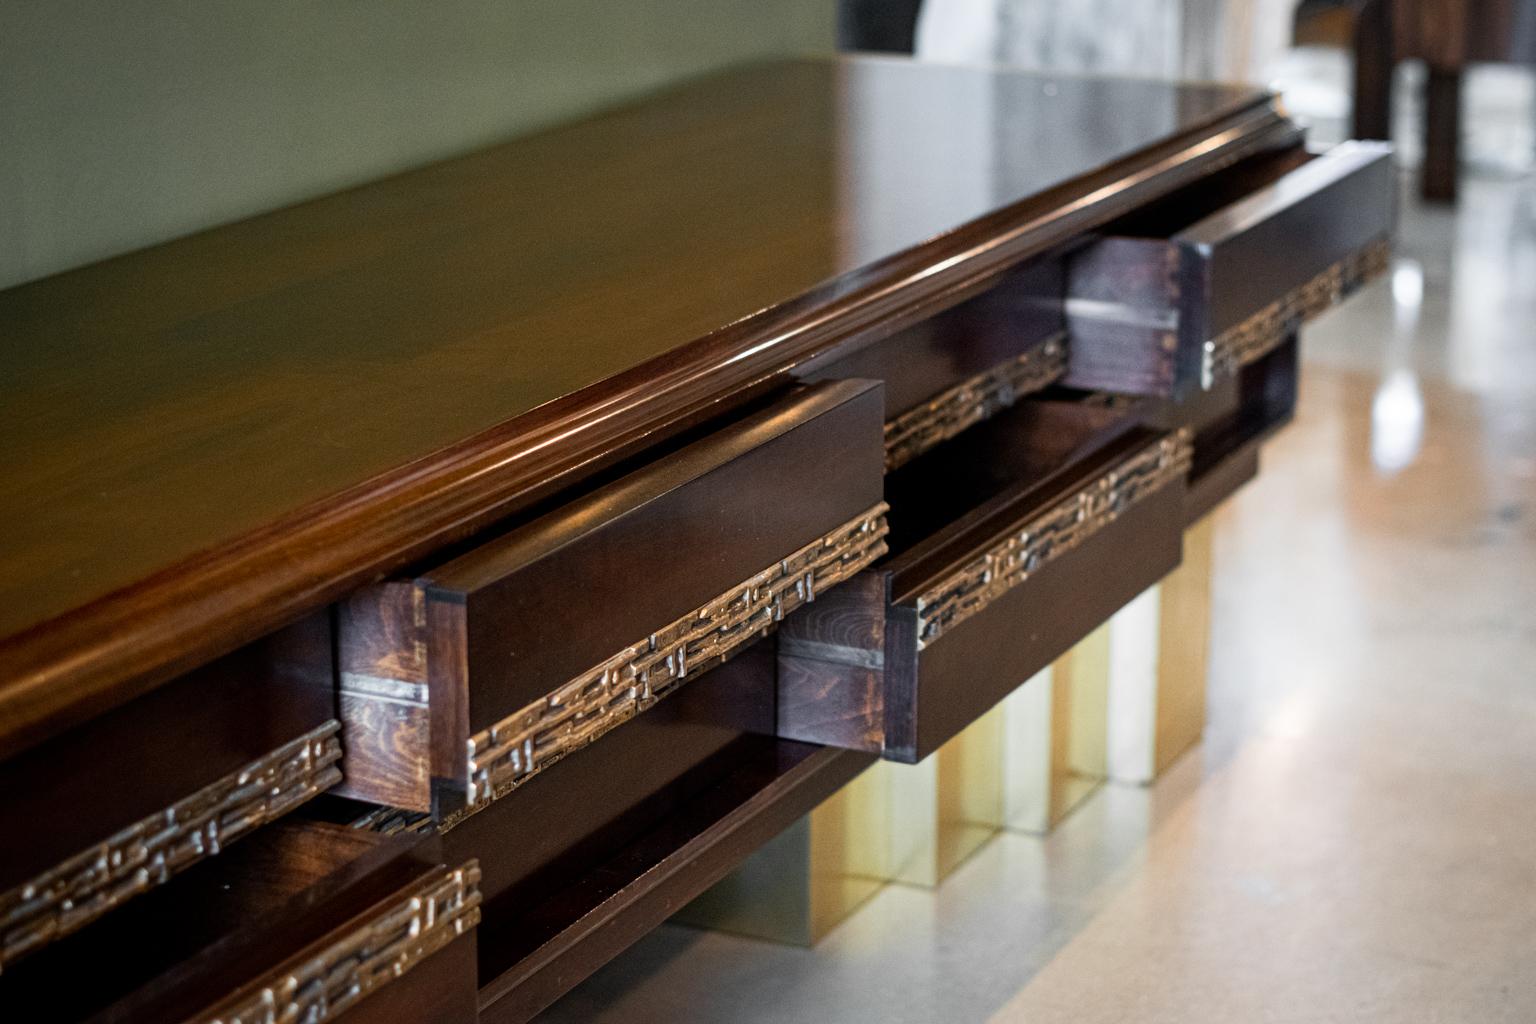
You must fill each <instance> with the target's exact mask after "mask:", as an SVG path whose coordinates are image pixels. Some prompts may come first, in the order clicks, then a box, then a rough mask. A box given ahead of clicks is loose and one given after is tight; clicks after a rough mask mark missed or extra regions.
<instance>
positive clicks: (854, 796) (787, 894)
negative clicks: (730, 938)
mask: <svg viewBox="0 0 1536 1024" xmlns="http://www.w3.org/2000/svg"><path fill="white" fill-rule="evenodd" d="M890 767H891V766H890V765H888V764H885V763H883V762H882V763H879V764H876V765H873V766H872V767H870V768H869V769H868V770H866V771H865V772H864V773H863V774H861V775H860V776H859V777H858V778H856V779H854V780H853V781H852V782H850V783H849V784H848V785H846V786H844V787H843V788H842V789H840V790H839V791H838V792H836V793H834V794H832V796H830V797H828V798H827V799H826V800H825V801H823V802H822V803H821V805H820V806H818V807H817V808H816V809H815V810H813V811H812V812H811V813H809V814H807V815H806V816H805V817H803V818H801V819H800V820H799V821H797V822H795V823H794V824H793V825H791V826H790V827H789V828H788V829H786V830H785V831H784V832H782V833H780V834H779V835H778V836H777V837H775V838H774V839H773V840H771V841H770V842H768V843H767V844H766V845H764V846H763V847H761V848H760V849H758V850H757V851H756V852H755V853H754V854H753V855H752V856H751V857H748V858H747V860H746V861H745V862H743V863H742V865H741V866H740V867H738V868H737V869H736V870H735V871H733V872H731V873H730V874H729V875H727V876H726V877H725V878H723V879H721V880H720V881H719V882H717V883H716V884H715V885H714V886H713V887H712V888H710V889H709V890H708V891H707V892H705V893H703V894H702V895H701V896H699V897H698V898H697V899H695V900H694V901H693V902H692V903H690V904H688V906H686V907H684V908H683V909H682V910H680V911H679V912H678V913H677V914H676V915H674V917H673V920H674V921H676V922H678V923H679V924H688V925H694V926H696V927H700V928H714V929H716V930H719V931H724V932H731V933H733V934H736V935H746V936H749V937H751V938H756V939H768V940H770V941H773V942H782V943H786V944H788V945H795V946H809V945H811V944H813V943H815V942H816V941H817V940H818V939H820V938H821V937H822V936H823V935H825V934H826V933H827V932H829V931H831V930H832V928H833V927H835V926H836V925H837V924H838V923H839V922H841V921H843V920H844V919H846V918H847V917H848V915H849V914H851V913H853V912H854V910H856V909H857V908H858V907H859V905H860V904H862V903H863V902H864V901H865V900H867V899H869V898H870V897H871V896H873V895H874V894H875V893H876V892H878V891H879V890H880V888H881V887H882V886H884V885H885V884H886V882H887V880H889V879H890V877H891V861H892V850H891V846H890V843H889V840H888V837H889V835H890V829H891V819H892V813H893V802H892V800H891V798H890V790H889V787H890V780H889V778H888V776H887V774H886V772H887V769H889V768H890Z"/></svg>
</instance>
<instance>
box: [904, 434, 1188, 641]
mask: <svg viewBox="0 0 1536 1024" xmlns="http://www.w3.org/2000/svg"><path fill="white" fill-rule="evenodd" d="M1192 454H1193V445H1192V444H1191V443H1190V434H1189V431H1188V430H1180V431H1179V432H1178V433H1176V434H1173V435H1172V436H1169V437H1164V438H1161V439H1159V440H1157V441H1154V442H1153V443H1151V444H1149V445H1147V446H1146V447H1145V448H1142V449H1140V450H1138V451H1136V452H1133V453H1132V454H1130V455H1128V456H1126V457H1125V458H1123V459H1121V460H1120V461H1119V462H1117V463H1115V464H1114V465H1113V466H1111V467H1110V468H1109V469H1108V470H1106V471H1105V472H1104V473H1102V474H1100V475H1099V477H1098V478H1096V479H1095V480H1094V481H1093V482H1092V483H1090V484H1088V486H1086V487H1084V488H1083V489H1082V490H1080V491H1078V492H1076V493H1075V494H1073V495H1071V496H1069V497H1067V498H1064V499H1062V500H1061V501H1058V502H1057V503H1056V504H1054V505H1052V506H1051V507H1050V508H1048V509H1045V510H1044V511H1042V512H1039V513H1037V514H1035V515H1032V516H1030V517H1029V518H1027V519H1025V520H1023V521H1022V522H1019V523H1016V524H1015V525H1014V526H1012V527H1010V528H1009V530H1008V531H1007V533H1005V534H1004V535H1003V536H1002V537H1001V538H999V539H998V540H997V541H996V542H995V543H993V544H992V545H990V546H989V547H988V548H987V550H985V551H983V552H982V553H981V554H979V555H977V556H976V557H975V558H972V559H971V560H970V561H968V562H966V563H965V564H964V565H962V566H960V567H959V568H958V569H956V570H955V571H954V572H952V573H950V574H949V575H948V576H947V577H945V578H944V579H942V580H940V581H939V582H938V583H936V584H934V585H933V586H932V587H929V588H928V589H927V590H926V591H924V592H923V593H922V594H921V595H919V596H918V598H917V647H918V650H922V649H923V648H925V647H927V646H928V645H929V644H931V643H933V642H934V641H935V640H938V639H939V638H940V637H941V636H943V634H944V633H945V631H946V630H949V629H952V628H954V627H955V626H957V625H959V624H960V623H962V622H964V621H965V620H966V619H968V618H970V617H971V616H972V615H975V614H976V613H978V612H980V611H982V610H983V609H985V608H986V607H987V606H988V605H990V604H991V603H992V602H993V601H995V600H997V599H998V598H999V597H1001V596H1002V595H1003V594H1004V593H1006V592H1007V591H1009V590H1012V589H1013V588H1014V587H1016V586H1018V585H1019V584H1020V583H1023V582H1024V581H1025V580H1027V579H1028V578H1029V577H1030V576H1031V575H1033V574H1034V573H1035V572H1036V571H1037V570H1039V569H1040V568H1041V567H1043V566H1045V565H1046V564H1047V563H1049V562H1051V561H1052V560H1053V559H1056V558H1059V557H1061V556H1062V555H1064V554H1066V553H1067V552H1068V551H1071V550H1072V549H1073V548H1075V547H1077V546H1078V545H1079V544H1082V543H1083V542H1084V541H1086V540H1087V539H1088V538H1089V537H1091V536H1093V535H1094V534H1095V533H1097V532H1098V531H1099V530H1101V529H1103V528H1104V527H1105V526H1108V525H1109V524H1110V523H1112V522H1114V521H1115V520H1116V519H1117V518H1119V517H1120V515H1122V514H1123V513H1124V512H1125V511H1126V510H1128V509H1130V508H1131V507H1132V506H1133V505H1135V504H1137V503H1138V502H1139V501H1141V500H1142V499H1143V498H1146V497H1147V496H1149V495H1151V494H1154V493H1156V492H1157V491H1159V490H1162V488H1164V487H1165V486H1167V485H1168V484H1170V483H1172V482H1173V481H1174V480H1177V479H1179V478H1180V477H1183V476H1184V475H1185V474H1186V473H1188V472H1189V466H1190V459H1191V457H1192Z"/></svg>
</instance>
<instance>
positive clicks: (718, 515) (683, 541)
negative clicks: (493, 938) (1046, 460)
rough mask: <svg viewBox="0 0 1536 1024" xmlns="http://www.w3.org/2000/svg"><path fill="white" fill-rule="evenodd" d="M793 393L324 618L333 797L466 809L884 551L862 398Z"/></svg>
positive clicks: (854, 387) (878, 409) (856, 390)
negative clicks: (334, 722) (334, 709)
mask: <svg viewBox="0 0 1536 1024" xmlns="http://www.w3.org/2000/svg"><path fill="white" fill-rule="evenodd" d="M881 397H882V396H881V389H880V386H879V385H878V384H873V383H870V382H867V381H840V382H835V383H824V384H816V385H811V386H799V387H796V388H794V389H792V390H791V391H790V392H789V393H788V394H787V395H786V396H785V397H783V398H780V399H778V400H776V401H773V402H771V403H770V404H768V405H767V406H765V407H763V408H761V409H758V410H757V411H755V412H751V413H748V414H747V415H745V416H743V417H741V418H739V419H737V420H736V421H734V422H732V423H730V424H729V425H727V426H724V427H721V428H719V429H717V430H714V431H712V432H709V433H707V434H706V435H705V436H703V437H702V438H701V439H698V440H695V441H693V442H692V443H690V444H686V445H684V446H682V447H680V448H678V449H677V450H674V451H672V452H670V453H669V454H666V455H664V456H661V457H659V458H656V459H654V460H652V461H651V462H649V463H647V464H645V465H643V466H642V467H640V468H638V469H635V470H633V471H631V472H628V473H627V474H625V475H623V476H621V477H619V478H618V479H616V480H613V481H612V482H610V483H608V484H606V485H604V486H602V487H600V488H598V489H596V490H595V491H592V492H590V493H588V494H586V495H584V496H582V497H579V498H577V499H574V500H572V501H570V502H568V503H566V504H564V505H562V506H561V507H559V508H557V509H555V510H554V511H551V512H549V513H548V514H546V515H543V516H541V517H539V518H537V519H535V520H533V521H531V522H528V523H525V524H523V525H521V526H519V527H517V528H514V529H512V530H510V531H508V532H506V533H503V534H502V535H500V536H498V537H496V538H494V539H491V540H489V541H487V542H485V543H483V544H481V545H480V546H478V547H475V548H473V549H472V550H470V551H468V552H467V553H464V554H462V555H460V556H459V557H456V558H453V559H452V560H450V561H447V562H446V563H444V564H442V565H440V566H437V567H435V568H432V569H429V570H428V571H426V572H425V573H423V574H422V575H421V576H420V577H418V578H416V579H413V580H405V581H400V582H393V583H385V584H382V585H380V586H376V587H372V588H369V589H367V590H364V591H362V592H361V593H359V594H358V595H357V596H355V597H354V598H353V599H351V600H350V601H349V602H348V603H347V604H345V605H344V606H343V607H342V608H341V611H340V615H339V617H338V641H339V651H340V656H339V658H340V669H341V677H340V686H341V694H340V713H341V718H342V721H343V724H344V730H345V731H344V745H345V746H346V748H347V757H346V763H345V766H344V767H345V774H346V780H347V781H346V785H345V787H344V788H343V789H342V790H341V792H343V793H344V794H345V795H348V796H353V797H356V798H358V799H362V800H368V801H372V802H375V803H382V804H388V805H391V806H394V807H399V808H404V809H409V810H417V811H429V810H430V811H431V812H432V813H433V814H435V815H436V816H437V817H438V818H439V819H441V820H446V819H448V818H449V817H451V816H455V815H460V814H463V813H467V812H469V811H473V810H476V809H479V808H480V807H483V806H485V805H486V804H487V803H488V802H490V801H491V800H493V799H495V798H497V797H499V796H502V795H504V794H506V793H508V792H510V790H511V789H513V788H514V787H516V786H518V785H520V784H521V783H523V782H524V781H526V780H527V779H529V778H531V777H533V776H534V775H535V774H537V773H538V772H540V771H542V770H544V769H545V768H547V767H549V766H550V765H551V764H553V763H554V762H555V761H557V760H559V759H560V758H561V757H563V756H565V755H566V754H569V753H571V752H572V751H575V750H577V749H579V748H581V747H583V746H585V745H586V744H588V743H591V742H592V741H594V740H596V739H598V738H599V737H601V736H602V735H604V734H605V733H607V732H608V731H609V730H611V729H612V728H614V727H615V726H618V725H620V724H621V723H623V722H625V721H627V720H629V719H631V718H633V717H634V716H635V715H636V714H638V713H640V712H642V711H645V710H646V709H648V708H650V707H651V706H653V705H654V704H655V703H656V702H657V701H659V700H661V699H662V698H663V697H665V696H667V695H668V694H669V693H671V692H672V691H673V690H675V689H676V688H677V687H678V686H679V685H681V684H682V683H683V682H684V681H686V680H687V679H690V678H693V677H695V676H697V675H698V674H699V673H700V672H702V671H704V670H706V669H708V668H709V667H711V666H712V665H715V664H718V663H719V662H721V661H723V660H724V659H726V658H728V657H730V656H732V655H733V654H735V653H736V652H738V651H739V650H741V649H742V648H744V647H745V646H747V645H748V644H749V643H750V642H751V641H752V640H754V639H756V638H757V637H759V636H761V635H762V634H763V633H764V632H765V631H766V630H768V629H770V628H771V627H772V626H774V625H775V624H776V623H777V622H778V621H779V619H780V618H781V617H782V616H784V615H785V614H787V613H789V612H790V611H793V610H794V609H795V608H797V607H799V606H800V605H802V604H804V603H806V602H808V601H811V600H812V599H813V598H815V597H817V596H818V595H819V593H820V592H821V591H823V590H825V589H826V588H827V587H831V586H833V585H835V584H837V583H839V582H841V581H842V580H844V579H846V578H848V577H849V576H852V575H853V574H854V573H856V572H857V571H858V570H860V569H862V568H864V567H865V566H867V565H868V564H869V563H870V562H872V561H873V560H874V559H875V558H877V557H879V556H880V555H881V554H883V553H884V551H885V544H884V537H885V530H886V527H885V518H884V505H883V504H882V502H881V474H882V466H881V456H880V452H881V445H880V436H881V425H882V413H883V407H882V401H881Z"/></svg>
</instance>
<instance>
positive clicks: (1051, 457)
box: [778, 401, 1184, 762]
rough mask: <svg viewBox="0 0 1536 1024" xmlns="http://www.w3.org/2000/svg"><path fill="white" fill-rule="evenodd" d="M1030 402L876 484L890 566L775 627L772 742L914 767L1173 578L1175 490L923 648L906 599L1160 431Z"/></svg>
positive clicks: (1114, 416) (1179, 504) (1179, 506)
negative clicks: (775, 733)
mask: <svg viewBox="0 0 1536 1024" xmlns="http://www.w3.org/2000/svg"><path fill="white" fill-rule="evenodd" d="M1136 420H1137V418H1136V416H1135V415H1134V414H1126V413H1122V412H1117V411H1114V410H1109V409H1103V408H1097V407H1092V406H1089V405H1085V404H1072V403H1063V402H1043V401H1026V402H1022V403H1020V404H1019V405H1017V406H1015V407H1014V408H1013V409H1011V410H1009V411H1007V412H1004V413H1001V414H999V415H998V416H997V417H995V418H993V419H992V420H990V421H988V422H986V423H984V424H981V425H979V426H976V427H973V428H971V429H970V430H968V431H966V432H965V433H964V434H962V435H960V436H959V437H957V438H955V439H953V440H951V441H949V442H946V443H945V444H943V445H940V446H939V447H937V448H935V449H934V450H932V451H930V452H928V453H927V454H925V455H923V456H921V457H919V458H918V459H915V460H914V461H913V462H911V463H909V464H908V465H907V466H904V467H902V468H901V469H899V470H897V471H896V472H894V473H893V474H891V475H890V476H888V477H887V480H886V498H887V500H888V501H889V502H890V504H891V508H892V511H891V537H890V543H891V550H892V554H891V556H890V558H889V559H888V561H886V562H885V563H883V564H881V565H877V566H876V567H875V568H874V569H873V570H870V571H869V572H867V573H865V574H863V576H862V577H861V578H860V579H857V580H855V581H853V582H851V583H850V584H848V585H846V586H844V587H841V588H839V589H838V590H837V591H836V592H835V593H834V594H833V595H829V597H830V600H829V602H828V604H827V606H826V607H823V608H817V607H815V606H812V607H811V608H808V609H805V610H804V611H803V612H799V613H796V614H795V615H792V616H790V617H788V618H787V619H786V620H785V622H784V624H783V625H782V626H781V627H780V630H779V634H778V645H779V664H780V669H779V685H780V697H779V706H778V723H779V729H780V734H781V735H783V736H785V737H787V738H795V739H800V740H805V741H809V742H816V743H825V744H828V745H835V746H841V747H847V748H850V749H856V750H863V751H876V752H879V753H881V754H882V755H883V756H885V757H887V758H891V759H894V760H900V761H907V762H916V761H919V760H921V759H922V758H924V757H926V756H927V755H928V754H930V753H932V752H933V751H934V750H936V749H938V747H939V746H940V745H942V744H943V742H944V741H945V740H947V739H949V738H950V737H951V736H953V735H955V734H956V733H958V732H959V731H960V730H961V729H963V728H964V727H965V726H966V725H968V724H970V722H972V721H974V720H975V719H976V718H978V717H980V716H981V715H982V714H983V713H985V712H986V711H987V710H988V709H989V708H991V707H992V706H993V705H994V704H996V703H997V701H999V700H1001V699H1002V698H1003V697H1004V696H1006V695H1007V694H1008V693H1010V692H1011V691H1012V690H1014V689H1016V688H1017V687H1018V686H1019V685H1020V684H1021V683H1023V682H1024V681H1025V680H1026V679H1027V678H1028V677H1029V676H1030V675H1033V674H1034V673H1035V672H1036V671H1038V670H1039V669H1041V668H1043V667H1044V666H1046V665H1048V664H1050V662H1051V661H1053V660H1054V659H1055V658H1057V657H1059V656H1060V655H1061V654H1062V653H1064V652H1065V651H1066V650H1067V649H1068V648H1070V647H1071V646H1072V645H1073V644H1075V643H1076V642H1077V641H1079V640H1080V639H1082V637H1083V636H1085V635H1087V633H1088V632H1090V631H1091V630H1092V629H1093V628H1095V627H1096V626H1097V625H1099V624H1100V623H1101V622H1103V621H1104V620H1105V619H1106V618H1108V617H1109V616H1110V615H1111V614H1113V613H1114V612H1115V611H1116V610H1118V609H1119V608H1120V607H1121V606H1122V605H1123V604H1124V603H1125V602H1126V601H1129V600H1130V599H1131V598H1133V597H1135V596H1136V595H1137V594H1138V593H1140V592H1141V591H1142V590H1144V589H1145V588H1146V587H1148V586H1150V585H1151V584H1152V583H1154V582H1156V581H1157V580H1158V579H1160V578H1161V577H1162V576H1163V575H1165V574H1166V573H1167V572H1168V571H1169V570H1171V569H1172V568H1174V567H1175V566H1176V565H1177V564H1178V562H1179V558H1180V556H1181V550H1182V549H1181V544H1182V536H1183V530H1184V506H1183V502H1184V486H1183V482H1182V480H1180V481H1175V482H1173V483H1170V484H1168V485H1167V486H1165V487H1164V488H1163V489H1161V490H1159V491H1157V492H1156V493H1155V494H1153V496H1151V497H1149V498H1146V499H1144V500H1143V501H1142V502H1140V503H1138V504H1135V505H1133V506H1131V507H1130V508H1129V509H1128V510H1126V511H1125V512H1123V513H1122V514H1121V515H1120V516H1119V517H1118V518H1117V519H1116V520H1114V521H1113V522H1112V523H1110V524H1108V525H1106V526H1104V527H1103V528H1101V529H1099V530H1098V531H1097V532H1095V533H1093V534H1092V535H1091V536H1090V537H1089V538H1088V539H1087V540H1086V541H1085V542H1083V543H1082V544H1081V545H1080V546H1078V547H1076V548H1074V549H1072V550H1071V551H1069V552H1068V553H1066V554H1064V555H1061V556H1059V557H1057V558H1056V559H1054V560H1051V561H1049V562H1047V563H1046V564H1045V565H1043V566H1042V567H1040V568H1039V569H1037V570H1035V571H1034V572H1033V573H1031V575H1030V576H1029V578H1028V579H1027V580H1025V581H1023V582H1022V583H1020V584H1018V585H1016V586H1014V587H1013V588H1012V589H1010V590H1008V591H1007V592H1006V593H1004V594H1003V595H1001V596H1000V597H998V598H997V599H995V600H994V601H992V602H991V603H990V604H988V605H987V606H986V607H985V608H984V609H983V610H982V611H980V612H978V613H976V614H974V615H972V616H971V617H969V618H967V619H965V620H963V621H961V622H960V623H958V624H957V625H954V626H951V627H949V628H948V629H947V630H946V631H945V633H944V634H943V635H941V636H939V637H938V639H937V640H935V641H933V642H931V643H929V644H928V645H927V646H926V647H924V648H922V649H919V646H918V638H917V610H916V607H917V598H918V596H919V595H920V594H923V593H926V592H927V591H928V590H930V589H931V588H932V587H934V586H935V585H936V584H938V583H939V582H940V581H943V580H946V579H948V578H950V577H951V576H952V575H953V573H954V572H955V571H956V570H957V569H959V568H960V567H962V566H964V565H965V564H967V562H969V561H970V560H971V559H972V558H974V557H975V556H976V555H977V554H978V553H980V552H982V551H985V550H987V549H988V548H989V547H990V546H991V545H992V544H994V543H996V541H998V540H999V539H1001V538H1002V537H1005V536H1007V535H1009V534H1011V533H1013V532H1015V531H1017V530H1018V529H1019V526H1020V524H1022V523H1023V522H1025V521H1027V520H1028V519H1029V517H1030V516H1031V515H1033V514H1035V513H1037V512H1040V511H1043V510H1045V509H1048V508H1051V507H1054V506H1055V505H1056V504H1057V503H1058V502H1060V501H1062V500H1063V499H1065V498H1067V497H1069V496H1071V495H1074V494H1076V493H1078V492H1079V491H1081V490H1082V489H1083V488H1084V487H1086V486H1088V485H1089V484H1090V483H1092V482H1093V481H1095V480H1097V479H1098V478H1099V477H1100V476H1101V475H1102V474H1103V473H1104V472H1105V471H1107V470H1108V469H1109V467H1111V466H1113V465H1115V464H1116V463H1117V462H1119V460H1121V459H1122V458H1124V457H1125V456H1127V455H1129V454H1131V453H1133V452H1136V451H1139V450H1141V449H1143V448H1144V447H1146V446H1147V445H1148V444H1150V443H1152V442H1153V441H1154V440H1156V439H1157V438H1158V437H1160V436H1161V434H1160V433H1159V432H1157V431H1153V430H1150V429H1146V428H1143V427H1140V426H1138V425H1137V421H1136Z"/></svg>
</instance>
